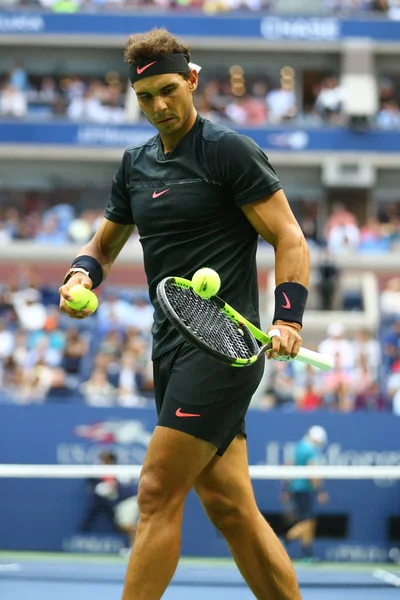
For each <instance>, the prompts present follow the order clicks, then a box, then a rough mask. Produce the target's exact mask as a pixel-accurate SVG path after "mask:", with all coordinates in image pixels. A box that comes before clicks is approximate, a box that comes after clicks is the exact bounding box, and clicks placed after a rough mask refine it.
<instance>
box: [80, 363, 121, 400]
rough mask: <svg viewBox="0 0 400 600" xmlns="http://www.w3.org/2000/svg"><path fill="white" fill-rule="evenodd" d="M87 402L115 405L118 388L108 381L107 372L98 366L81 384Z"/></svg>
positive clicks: (81, 390)
mask: <svg viewBox="0 0 400 600" xmlns="http://www.w3.org/2000/svg"><path fill="white" fill-rule="evenodd" d="M79 389H80V392H81V393H82V395H83V397H84V400H85V403H86V404H88V405H89V406H115V405H116V395H117V390H116V389H115V387H114V386H113V385H112V384H111V383H110V382H109V381H108V378H107V373H106V372H105V371H104V370H103V369H101V368H99V367H97V368H95V369H93V371H92V373H91V375H90V378H89V379H88V380H87V381H85V382H84V383H82V384H81V385H80V388H79Z"/></svg>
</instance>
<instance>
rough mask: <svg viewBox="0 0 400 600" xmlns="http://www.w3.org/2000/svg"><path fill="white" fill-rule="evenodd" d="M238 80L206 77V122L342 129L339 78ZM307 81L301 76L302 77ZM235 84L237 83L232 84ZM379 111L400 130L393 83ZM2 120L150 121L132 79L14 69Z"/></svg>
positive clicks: (1, 105)
mask: <svg viewBox="0 0 400 600" xmlns="http://www.w3.org/2000/svg"><path fill="white" fill-rule="evenodd" d="M234 68H235V69H236V70H237V72H238V74H239V75H240V77H241V79H240V85H239V86H238V85H237V81H238V79H236V80H234V79H232V77H231V73H230V72H229V70H228V69H226V70H225V71H223V70H221V72H220V73H219V74H218V76H214V77H210V76H207V74H206V72H204V73H202V76H201V77H200V81H199V90H198V92H197V94H196V96H195V103H196V106H197V108H198V110H199V111H200V112H201V114H203V115H204V116H205V117H207V118H208V119H210V120H211V121H214V122H219V123H222V124H225V125H228V126H232V127H235V126H236V127H243V126H248V127H257V126H262V125H268V124H270V125H279V124H283V123H289V122H291V123H293V124H294V125H308V126H312V127H313V126H314V127H317V126H321V125H323V124H329V125H343V124H345V117H344V114H343V111H342V104H343V99H344V89H343V87H342V85H341V84H340V81H339V79H338V77H337V76H335V75H332V74H328V75H326V76H325V75H324V74H323V73H321V75H320V78H319V82H318V83H316V84H315V85H313V86H312V87H311V89H307V90H303V96H304V98H299V97H298V95H296V93H295V84H294V82H295V78H296V73H295V72H294V70H293V69H292V68H291V67H289V66H288V67H284V68H283V69H282V72H281V81H279V80H276V78H274V77H270V76H269V75H268V74H267V73H263V72H262V71H261V70H259V71H258V72H245V71H244V70H243V69H242V68H241V67H240V66H235V67H234ZM297 76H298V77H300V78H301V74H297ZM233 81H236V83H235V85H233V83H232V82H233ZM379 89H380V109H379V112H378V114H377V116H376V120H375V126H377V127H379V128H381V129H400V108H399V104H398V100H397V90H396V84H395V83H394V81H393V80H392V79H390V78H389V77H383V78H382V79H381V81H380V88H379ZM0 117H3V118H8V119H33V120H36V121H38V120H39V121H43V122H45V121H48V120H51V119H58V120H60V119H61V120H69V121H71V122H74V123H87V122H89V123H104V124H107V125H110V124H123V123H137V122H142V121H144V120H145V119H144V117H143V115H142V113H141V111H140V110H139V108H138V106H137V103H136V99H135V96H134V94H132V93H129V94H127V80H126V78H124V76H123V75H121V74H120V73H117V72H115V71H111V72H108V73H106V74H104V76H103V77H93V76H82V75H76V74H73V73H70V74H68V73H66V74H58V75H57V74H49V75H47V76H39V75H36V74H34V73H28V72H27V70H26V69H25V68H24V66H23V65H22V64H14V65H13V66H12V67H10V70H9V72H8V73H3V75H2V76H0Z"/></svg>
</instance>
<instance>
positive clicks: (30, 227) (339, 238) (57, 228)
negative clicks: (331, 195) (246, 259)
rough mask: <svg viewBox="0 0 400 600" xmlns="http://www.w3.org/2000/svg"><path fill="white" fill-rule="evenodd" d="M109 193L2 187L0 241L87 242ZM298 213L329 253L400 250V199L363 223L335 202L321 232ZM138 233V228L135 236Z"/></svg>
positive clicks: (314, 242)
mask: <svg viewBox="0 0 400 600" xmlns="http://www.w3.org/2000/svg"><path fill="white" fill-rule="evenodd" d="M108 193H109V190H103V189H101V190H99V193H98V197H100V198H101V199H102V202H100V203H99V201H98V198H97V202H96V204H97V206H96V207H93V208H89V207H86V208H84V209H83V210H80V209H79V205H82V201H81V199H80V198H79V192H77V191H76V190H74V192H72V191H71V194H70V197H69V198H68V190H66V191H64V195H65V196H66V197H67V198H66V202H60V200H59V198H60V195H61V194H62V191H61V190H54V191H53V192H49V191H43V192H42V193H41V192H40V191H36V192H25V193H24V192H19V193H16V192H12V191H7V190H3V191H1V192H0V247H1V246H3V247H4V246H5V245H6V244H9V243H11V242H13V241H29V240H31V241H34V242H35V243H36V244H38V245H50V246H60V245H64V244H68V243H74V244H83V243H86V242H87V241H89V239H90V238H91V237H92V235H93V233H94V232H95V231H96V229H97V227H98V225H99V222H100V220H101V218H102V216H103V212H104V210H103V205H104V206H105V202H106V199H107V196H108ZM74 196H77V197H76V198H74ZM85 204H86V203H85ZM294 205H295V203H293V206H294ZM294 209H295V206H294ZM298 219H299V222H300V226H301V227H302V229H303V232H304V235H305V237H306V239H307V242H308V244H309V246H310V248H312V249H313V248H326V249H327V251H328V254H329V255H330V256H334V255H335V254H337V253H343V252H359V253H363V254H366V253H374V254H379V253H387V252H400V202H397V203H388V204H385V205H383V206H382V207H381V209H380V210H379V212H378V214H377V215H374V216H370V217H369V218H368V219H367V220H366V222H365V223H362V224H361V223H359V221H358V220H357V217H356V216H355V215H354V214H353V213H352V212H351V211H350V210H348V209H347V208H346V207H345V206H344V205H343V204H341V203H335V204H334V205H333V206H332V210H331V215H330V216H329V217H328V219H327V220H326V223H325V226H324V229H323V231H321V232H318V231H317V225H316V221H315V220H313V219H311V218H309V217H307V216H306V215H305V216H303V217H298ZM135 236H137V232H136V231H135V233H134V236H133V238H132V240H133V241H134V240H135V239H136V238H135ZM260 243H264V242H263V240H261V239H260ZM329 275H330V276H331V272H329Z"/></svg>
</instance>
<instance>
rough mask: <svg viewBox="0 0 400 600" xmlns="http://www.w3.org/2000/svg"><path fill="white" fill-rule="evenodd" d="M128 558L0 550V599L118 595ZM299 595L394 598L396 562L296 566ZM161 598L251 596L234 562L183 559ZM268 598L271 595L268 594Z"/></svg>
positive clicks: (398, 594) (398, 588)
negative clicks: (0, 551)
mask: <svg viewBox="0 0 400 600" xmlns="http://www.w3.org/2000/svg"><path fill="white" fill-rule="evenodd" d="M126 566H127V559H123V558H119V557H115V556H94V555H87V554H84V555H77V554H36V553H16V552H2V553H0V598H1V600H26V598H29V599H30V600H54V598H57V600H71V598H73V599H74V600H87V599H88V598H95V599H96V600H120V598H121V592H122V586H123V581H124V576H125V571H126ZM296 571H297V575H298V579H299V582H300V586H301V591H302V598H303V600H316V599H317V598H318V599H319V600H334V599H335V600H336V599H338V600H339V599H340V600H372V599H374V600H395V599H396V600H397V599H398V598H400V567H398V566H395V565H370V564H351V565H348V564H339V563H336V564H327V563H323V564H320V565H296ZM163 598H165V600H204V599H205V598H207V600H251V599H252V598H254V596H253V595H252V593H251V592H250V590H249V589H248V588H247V587H246V585H245V583H244V582H243V579H242V578H241V576H240V574H239V572H238V571H237V569H236V567H235V565H234V563H233V562H232V561H230V560H226V559H204V560H203V559H182V560H181V562H180V563H179V567H178V569H177V572H176V574H175V577H174V579H173V581H172V583H171V585H170V587H169V588H168V590H167V592H166V593H165V594H164V596H163ZM271 600H272V599H271Z"/></svg>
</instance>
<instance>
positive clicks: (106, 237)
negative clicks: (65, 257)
mask: <svg viewBox="0 0 400 600" xmlns="http://www.w3.org/2000/svg"><path fill="white" fill-rule="evenodd" d="M133 230H134V225H118V224H116V223H112V222H111V221H108V220H107V219H103V221H102V222H101V224H100V227H99V229H98V230H97V232H96V233H95V235H94V236H93V237H92V239H91V240H90V241H89V242H88V243H87V244H85V246H83V247H82V248H81V249H80V251H79V252H78V254H77V256H83V255H86V256H91V257H92V258H94V259H95V260H97V262H98V263H99V264H100V265H101V268H102V270H103V281H104V279H105V278H106V277H107V275H108V274H109V272H110V270H111V267H112V265H113V264H114V261H115V259H116V258H117V256H118V254H119V253H120V252H121V250H122V248H123V247H124V245H125V244H126V242H127V241H128V239H129V238H130V236H131V235H132V232H133Z"/></svg>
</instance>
